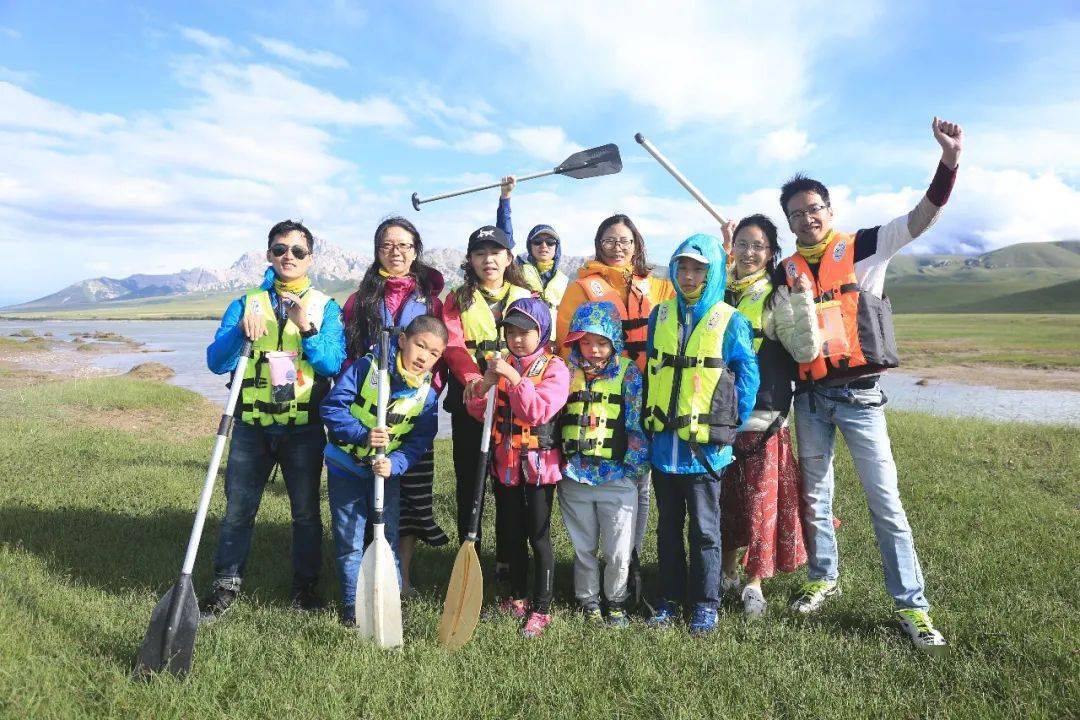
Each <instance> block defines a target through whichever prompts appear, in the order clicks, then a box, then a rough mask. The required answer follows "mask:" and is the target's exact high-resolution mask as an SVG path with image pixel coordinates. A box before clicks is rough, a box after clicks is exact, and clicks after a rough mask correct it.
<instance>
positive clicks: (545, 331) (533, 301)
mask: <svg viewBox="0 0 1080 720" xmlns="http://www.w3.org/2000/svg"><path fill="white" fill-rule="evenodd" d="M514 311H516V312H520V313H524V314H526V315H528V316H529V317H530V318H532V319H533V322H535V323H536V324H537V326H538V327H539V328H540V345H539V348H540V349H543V348H545V347H547V344H548V343H549V342H550V341H551V310H549V309H548V305H547V303H546V302H544V301H543V300H541V299H540V298H534V297H526V298H521V299H520V300H515V301H514V302H512V303H510V304H509V305H508V306H507V307H506V312H505V313H503V316H504V317H505V316H506V315H509V314H510V313H511V312H514Z"/></svg>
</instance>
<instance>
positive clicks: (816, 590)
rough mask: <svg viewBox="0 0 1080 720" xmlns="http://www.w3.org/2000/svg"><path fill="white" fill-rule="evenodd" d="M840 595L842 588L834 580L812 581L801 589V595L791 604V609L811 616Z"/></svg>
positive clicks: (804, 584)
mask: <svg viewBox="0 0 1080 720" xmlns="http://www.w3.org/2000/svg"><path fill="white" fill-rule="evenodd" d="M839 594H840V586H839V585H837V584H836V581H834V580H810V581H809V582H805V583H803V584H802V587H800V588H799V594H798V596H797V597H796V598H795V600H794V602H792V603H791V609H792V610H794V611H795V612H797V613H801V614H803V615H809V614H810V613H812V612H814V611H816V610H817V609H818V608H820V607H821V606H822V605H824V604H825V601H826V600H828V599H829V598H831V597H834V596H836V595H839Z"/></svg>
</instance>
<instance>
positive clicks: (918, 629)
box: [896, 609, 948, 653]
mask: <svg viewBox="0 0 1080 720" xmlns="http://www.w3.org/2000/svg"><path fill="white" fill-rule="evenodd" d="M896 614H897V615H899V616H900V627H901V628H903V630H904V632H906V633H907V634H908V635H909V636H910V637H911V642H912V643H914V644H915V647H917V648H919V649H920V650H923V651H925V652H928V653H937V652H941V651H942V650H945V648H946V647H948V644H947V643H946V642H945V638H944V637H943V636H942V634H941V633H940V632H938V630H937V629H936V628H935V627H934V623H933V621H932V620H930V613H928V612H926V611H925V610H912V609H908V610H897V611H896Z"/></svg>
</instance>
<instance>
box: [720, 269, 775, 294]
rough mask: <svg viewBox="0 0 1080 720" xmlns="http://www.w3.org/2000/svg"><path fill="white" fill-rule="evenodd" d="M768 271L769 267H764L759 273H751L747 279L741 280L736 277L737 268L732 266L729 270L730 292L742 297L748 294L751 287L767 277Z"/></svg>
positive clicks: (728, 282) (728, 284)
mask: <svg viewBox="0 0 1080 720" xmlns="http://www.w3.org/2000/svg"><path fill="white" fill-rule="evenodd" d="M767 270H768V268H767V267H763V268H761V269H760V270H758V271H757V272H754V273H750V274H749V275H747V276H746V277H744V278H742V279H740V278H737V277H735V266H734V265H732V266H731V268H730V269H729V270H728V279H727V287H728V290H730V291H731V292H733V293H735V294H736V295H737V296H741V295H742V294H743V293H744V292H746V291H747V290H748V289H749V288H750V286H752V285H753V284H754V283H756V282H757V281H758V280H760V279H761V278H763V277H765V272H766V271H767Z"/></svg>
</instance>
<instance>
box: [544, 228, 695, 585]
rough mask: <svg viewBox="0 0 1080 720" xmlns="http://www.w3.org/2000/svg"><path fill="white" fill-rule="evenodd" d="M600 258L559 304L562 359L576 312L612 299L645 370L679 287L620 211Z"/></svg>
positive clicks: (642, 519)
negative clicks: (661, 274) (660, 321)
mask: <svg viewBox="0 0 1080 720" xmlns="http://www.w3.org/2000/svg"><path fill="white" fill-rule="evenodd" d="M593 246H594V249H595V252H596V255H595V258H594V259H592V260H589V261H588V262H586V263H585V265H584V266H582V268H581V269H580V270H579V271H578V276H577V278H576V279H575V280H574V282H572V283H570V284H569V285H568V286H567V288H566V293H565V294H564V295H563V299H562V302H561V303H559V312H558V317H557V319H556V323H555V332H556V343H557V346H558V347H559V349H560V350H559V351H560V352H561V353H563V357H564V358H565V357H567V356H568V355H569V352H570V348H567V347H564V346H563V340H564V339H565V338H566V334H567V332H569V329H570V321H571V319H573V317H574V311H575V310H577V308H578V307H579V306H580V305H584V304H585V303H587V302H604V301H607V302H611V303H613V304H614V305H615V307H616V309H618V311H619V316H620V317H621V319H622V330H623V340H624V343H623V355H625V356H626V357H627V358H629V359H630V360H632V361H633V362H634V363H635V364H636V365H637V366H638V368H639V369H640V370H641V371H642V372H645V360H646V357H645V341H646V339H647V337H648V332H649V327H648V326H649V314H650V313H651V312H652V309H653V308H654V307H656V306H657V305H659V304H660V303H662V302H664V301H665V300H670V299H671V298H673V297H675V288H674V287H673V286H672V284H671V281H670V280H668V279H666V278H658V277H656V276H655V275H653V272H652V268H650V267H649V265H648V262H647V261H646V259H645V238H643V237H642V236H641V233H640V232H639V231H638V229H637V226H635V225H634V222H633V221H632V220H631V219H630V218H628V217H627V216H626V215H622V214H618V215H612V216H611V217H609V218H607V219H606V220H604V221H603V222H602V223H600V227H598V228H597V229H596V237H594V238H593ZM649 483H650V474H649V473H645V474H644V475H643V476H642V477H641V478H638V482H637V489H638V507H637V513H636V515H635V518H634V553H633V556H632V558H631V565H630V584H631V586H632V591H631V592H632V593H633V598H634V601H635V602H636V601H638V600H640V596H641V571H640V556H641V546H642V542H643V541H644V539H645V527H646V523H647V520H648V516H649V487H650V486H649Z"/></svg>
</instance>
